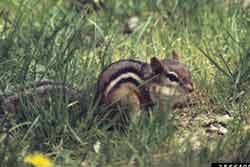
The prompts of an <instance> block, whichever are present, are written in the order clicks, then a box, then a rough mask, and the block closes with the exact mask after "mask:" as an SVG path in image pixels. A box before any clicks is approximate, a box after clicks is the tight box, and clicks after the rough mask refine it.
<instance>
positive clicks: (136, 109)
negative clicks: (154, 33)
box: [96, 51, 194, 117]
mask: <svg viewBox="0 0 250 167" xmlns="http://www.w3.org/2000/svg"><path fill="white" fill-rule="evenodd" d="M96 89H97V90H96V95H97V97H98V99H99V104H101V105H104V106H105V107H107V108H110V107H111V108H113V107H114V106H115V107H116V108H119V109H122V108H127V109H128V108H129V117H137V116H138V115H140V111H141V109H144V110H148V109H149V108H150V107H152V106H154V105H155V104H156V103H157V101H160V102H161V101H163V100H164V97H174V98H177V99H178V98H179V97H181V96H184V95H187V94H189V93H190V92H192V91H193V89H194V88H193V83H192V77H191V73H190V71H189V70H188V69H187V68H186V67H185V66H184V65H183V64H181V63H180V62H179V56H178V55H177V53H176V52H175V51H173V53H172V58H169V59H166V60H160V59H158V58H156V57H153V58H151V60H150V64H147V63H144V62H140V61H136V60H131V59H128V60H120V61H117V62H114V63H112V64H111V65H109V66H108V67H107V68H106V69H104V70H103V71H102V73H101V74H100V75H99V79H98V81H97V88H96ZM116 112H117V110H115V111H114V112H113V115H114V114H117V113H116ZM125 112H126V114H127V111H125ZM134 115H136V116H134Z"/></svg>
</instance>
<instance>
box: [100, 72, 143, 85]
mask: <svg viewBox="0 0 250 167" xmlns="http://www.w3.org/2000/svg"><path fill="white" fill-rule="evenodd" d="M127 73H134V74H135V75H137V76H138V77H139V78H141V79H142V80H143V76H142V74H141V73H140V71H139V70H137V69H135V68H133V67H127V68H123V69H120V70H118V71H116V72H115V73H114V74H112V76H111V77H110V79H109V80H108V81H107V82H105V83H104V89H106V88H107V87H108V85H109V84H110V83H111V82H112V81H113V80H115V79H116V78H118V77H120V76H122V75H123V74H127ZM127 79H128V80H127ZM123 80H124V79H121V81H123ZM125 80H127V82H129V81H130V82H132V83H139V81H136V79H135V78H132V77H129V78H125ZM121 81H119V82H118V83H117V84H116V85H119V84H120V82H121ZM121 83H122V82H121ZM116 85H114V86H116Z"/></svg>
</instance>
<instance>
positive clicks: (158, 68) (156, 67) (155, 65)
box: [150, 57, 164, 74]
mask: <svg viewBox="0 0 250 167" xmlns="http://www.w3.org/2000/svg"><path fill="white" fill-rule="evenodd" d="M150 65H151V68H152V70H153V72H154V73H155V74H158V73H160V72H162V71H164V65H163V63H162V61H161V60H159V59H158V58H156V57H153V58H151V60H150Z"/></svg>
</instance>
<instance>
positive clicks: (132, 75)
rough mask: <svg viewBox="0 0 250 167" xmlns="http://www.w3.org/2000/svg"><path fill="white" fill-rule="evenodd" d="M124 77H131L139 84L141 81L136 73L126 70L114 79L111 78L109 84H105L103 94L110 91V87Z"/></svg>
mask: <svg viewBox="0 0 250 167" xmlns="http://www.w3.org/2000/svg"><path fill="white" fill-rule="evenodd" d="M126 78H133V79H134V80H136V81H137V82H139V83H140V84H142V83H143V80H142V79H141V78H140V77H139V76H138V75H136V74H135V73H132V72H127V73H124V74H121V75H120V76H119V77H117V78H116V79H114V80H112V81H111V82H110V84H109V85H108V86H107V88H106V90H105V95H106V96H107V95H108V93H109V92H110V91H111V89H112V88H113V87H114V86H115V85H116V84H117V83H118V82H119V81H120V80H122V79H126Z"/></svg>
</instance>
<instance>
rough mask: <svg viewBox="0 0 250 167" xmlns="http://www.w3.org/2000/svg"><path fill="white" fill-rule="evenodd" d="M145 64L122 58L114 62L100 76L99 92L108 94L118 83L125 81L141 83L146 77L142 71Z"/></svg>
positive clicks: (99, 93)
mask: <svg viewBox="0 0 250 167" xmlns="http://www.w3.org/2000/svg"><path fill="white" fill-rule="evenodd" d="M144 65H145V64H144V63H142V62H140V61H136V60H120V61H117V62H115V63H112V64H111V65H109V66H108V67H107V68H106V69H104V70H103V72H102V73H101V74H100V76H99V79H98V82H97V94H98V95H101V96H103V95H104V94H106V95H108V94H109V93H110V92H111V91H112V90H113V89H115V88H116V87H117V86H118V85H120V84H122V83H125V82H132V83H134V84H135V85H139V84H140V83H141V82H142V79H143V77H144V76H142V73H141V69H142V67H143V66H144Z"/></svg>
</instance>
